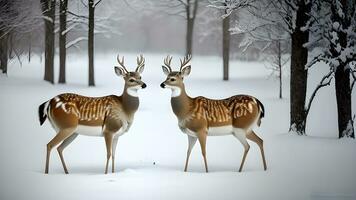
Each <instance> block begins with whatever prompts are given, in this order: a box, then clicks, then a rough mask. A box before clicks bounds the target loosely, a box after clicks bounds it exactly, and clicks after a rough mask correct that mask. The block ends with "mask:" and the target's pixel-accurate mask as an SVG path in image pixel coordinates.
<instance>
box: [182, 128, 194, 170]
mask: <svg viewBox="0 0 356 200" xmlns="http://www.w3.org/2000/svg"><path fill="white" fill-rule="evenodd" d="M196 141H197V138H196V137H192V136H190V135H188V150H187V159H186V161H185V167H184V171H185V172H186V171H187V169H188V162H189V157H190V153H191V152H192V149H193V147H194V145H195V143H196Z"/></svg>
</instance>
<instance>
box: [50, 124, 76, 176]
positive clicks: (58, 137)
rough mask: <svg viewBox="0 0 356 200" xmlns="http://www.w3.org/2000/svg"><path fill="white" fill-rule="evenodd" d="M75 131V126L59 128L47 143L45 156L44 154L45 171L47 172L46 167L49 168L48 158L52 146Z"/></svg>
mask: <svg viewBox="0 0 356 200" xmlns="http://www.w3.org/2000/svg"><path fill="white" fill-rule="evenodd" d="M74 131H75V128H66V129H61V130H60V131H59V132H58V134H57V135H56V136H54V138H53V139H52V140H51V141H50V142H49V143H48V144H47V156H46V169H45V173H46V174H48V169H49V158H50V154H51V150H52V149H53V147H55V146H57V145H58V144H59V143H61V142H62V141H63V140H65V139H66V138H68V137H69V136H71V135H72V134H73V133H74Z"/></svg>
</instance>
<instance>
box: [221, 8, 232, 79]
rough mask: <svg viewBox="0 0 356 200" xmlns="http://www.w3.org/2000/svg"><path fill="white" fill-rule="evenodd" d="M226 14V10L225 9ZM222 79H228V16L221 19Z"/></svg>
mask: <svg viewBox="0 0 356 200" xmlns="http://www.w3.org/2000/svg"><path fill="white" fill-rule="evenodd" d="M225 14H226V11H225ZM222 29H223V42H222V44H223V45H222V54H223V80H229V60H230V30H229V29H230V16H227V17H225V18H224V19H223V23H222Z"/></svg>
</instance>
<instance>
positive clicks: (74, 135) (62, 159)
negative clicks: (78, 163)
mask: <svg viewBox="0 0 356 200" xmlns="http://www.w3.org/2000/svg"><path fill="white" fill-rule="evenodd" d="M77 136H78V133H74V134H72V135H70V136H69V137H68V138H66V139H65V140H64V141H63V142H62V144H61V145H59V147H58V148H57V151H58V154H59V157H60V159H61V162H62V165H63V169H64V173H66V174H68V169H67V166H66V163H65V162H64V158H63V150H64V149H65V148H66V147H67V146H68V145H69V144H70V143H72V142H73V140H74V139H75V138H76V137H77Z"/></svg>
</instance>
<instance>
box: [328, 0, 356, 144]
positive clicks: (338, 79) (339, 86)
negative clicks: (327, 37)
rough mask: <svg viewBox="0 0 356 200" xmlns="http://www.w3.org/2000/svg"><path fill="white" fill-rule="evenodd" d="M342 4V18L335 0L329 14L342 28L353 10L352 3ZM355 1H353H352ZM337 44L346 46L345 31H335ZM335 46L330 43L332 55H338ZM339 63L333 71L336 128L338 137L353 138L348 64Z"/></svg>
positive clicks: (345, 26) (349, 20)
mask: <svg viewBox="0 0 356 200" xmlns="http://www.w3.org/2000/svg"><path fill="white" fill-rule="evenodd" d="M340 2H341V4H342V7H341V9H342V10H343V13H345V16H343V17H342V18H341V17H340V16H339V14H338V13H339V9H338V6H336V3H337V2H333V3H332V7H331V14H332V16H331V17H332V20H333V21H334V22H339V23H340V24H341V25H342V27H343V29H347V27H349V26H350V24H351V17H348V15H349V16H353V12H355V10H354V9H355V8H354V4H350V3H352V2H348V1H346V0H342V1H340ZM353 3H355V2H353ZM337 35H338V39H339V44H340V46H341V47H342V48H346V46H347V33H346V32H343V31H337ZM337 48H338V47H337V46H334V45H332V46H331V49H330V52H331V53H332V54H333V56H334V57H339V54H340V53H339V51H338V50H337ZM339 63H340V65H339V66H337V68H336V72H335V91H336V103H337V114H338V128H339V138H342V137H352V138H355V132H354V127H353V120H352V104H351V85H350V68H349V66H347V65H348V64H347V63H345V62H342V60H340V61H339Z"/></svg>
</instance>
